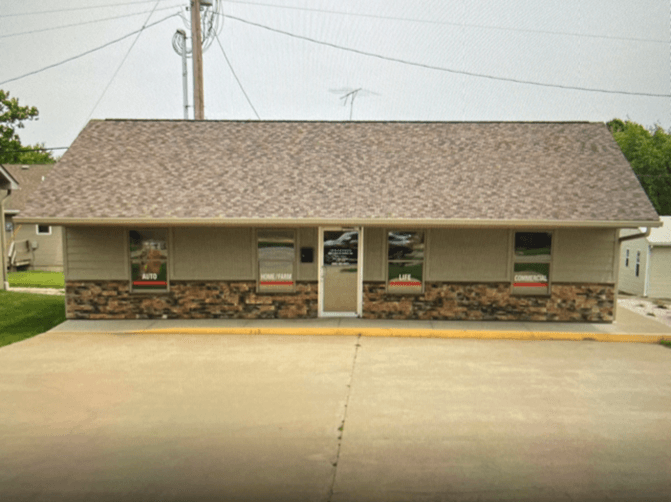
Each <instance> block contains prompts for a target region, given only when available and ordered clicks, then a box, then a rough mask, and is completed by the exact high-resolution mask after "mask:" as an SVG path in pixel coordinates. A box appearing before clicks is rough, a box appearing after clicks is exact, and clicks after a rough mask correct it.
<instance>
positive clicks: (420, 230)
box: [383, 227, 429, 296]
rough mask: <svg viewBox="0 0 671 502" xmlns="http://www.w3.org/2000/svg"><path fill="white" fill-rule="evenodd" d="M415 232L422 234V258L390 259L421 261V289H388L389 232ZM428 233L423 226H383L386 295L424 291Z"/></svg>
mask: <svg viewBox="0 0 671 502" xmlns="http://www.w3.org/2000/svg"><path fill="white" fill-rule="evenodd" d="M403 231H406V232H415V233H421V234H422V240H423V243H424V252H423V254H422V259H421V260H412V259H406V260H391V261H396V262H401V261H418V262H419V261H421V263H422V289H421V291H417V292H401V291H390V290H389V262H390V260H389V233H390V232H403ZM428 234H429V232H428V231H427V229H425V228H396V227H394V228H385V229H384V235H383V237H384V260H383V264H384V291H385V294H388V295H398V296H403V295H412V296H417V295H423V294H424V293H425V291H426V267H427V263H428V262H427V259H426V253H427V249H428V247H429V246H428V245H427V241H428Z"/></svg>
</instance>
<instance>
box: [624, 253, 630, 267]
mask: <svg viewBox="0 0 671 502" xmlns="http://www.w3.org/2000/svg"><path fill="white" fill-rule="evenodd" d="M624 266H625V267H629V250H628V249H627V250H626V252H625V253H624Z"/></svg>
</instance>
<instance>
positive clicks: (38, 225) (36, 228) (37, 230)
mask: <svg viewBox="0 0 671 502" xmlns="http://www.w3.org/2000/svg"><path fill="white" fill-rule="evenodd" d="M40 227H47V228H48V229H49V231H48V232H40ZM51 232H52V230H51V225H40V224H37V225H35V235H51Z"/></svg>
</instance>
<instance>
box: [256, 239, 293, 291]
mask: <svg viewBox="0 0 671 502" xmlns="http://www.w3.org/2000/svg"><path fill="white" fill-rule="evenodd" d="M264 231H270V232H287V233H289V232H290V233H291V239H292V242H293V258H292V260H291V278H292V282H293V284H292V285H291V287H290V288H287V289H281V288H278V289H276V290H272V291H266V290H263V289H262V285H261V259H260V258H259V234H260V233H262V232H264ZM254 253H255V256H256V264H255V267H256V293H257V294H263V295H274V294H283V295H284V294H291V293H296V291H297V285H298V280H297V279H298V263H297V262H298V258H299V252H298V232H297V231H296V229H295V228H271V227H261V228H257V229H255V231H254ZM264 261H270V262H280V263H282V262H287V263H288V261H289V260H264Z"/></svg>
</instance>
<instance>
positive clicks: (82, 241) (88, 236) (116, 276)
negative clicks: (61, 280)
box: [65, 227, 130, 281]
mask: <svg viewBox="0 0 671 502" xmlns="http://www.w3.org/2000/svg"><path fill="white" fill-rule="evenodd" d="M65 233H66V235H65V239H66V241H67V250H68V252H67V257H66V259H67V274H66V276H65V278H66V280H70V281H77V280H130V265H128V264H127V263H126V251H127V250H126V235H125V234H126V230H124V229H121V228H79V227H77V228H67V229H65Z"/></svg>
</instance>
